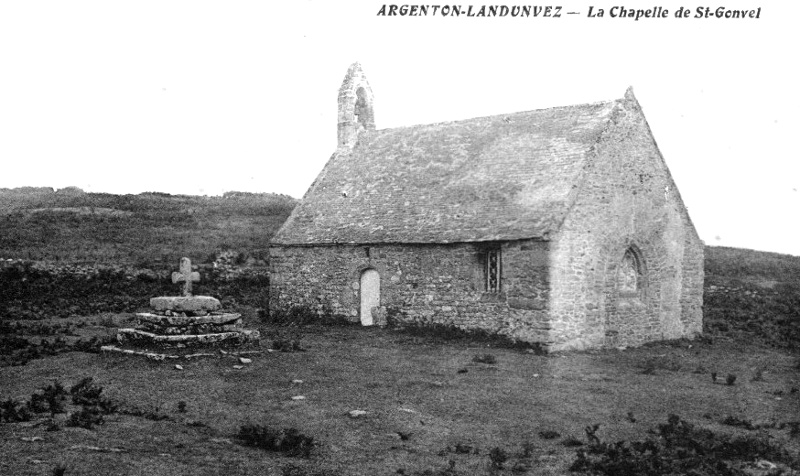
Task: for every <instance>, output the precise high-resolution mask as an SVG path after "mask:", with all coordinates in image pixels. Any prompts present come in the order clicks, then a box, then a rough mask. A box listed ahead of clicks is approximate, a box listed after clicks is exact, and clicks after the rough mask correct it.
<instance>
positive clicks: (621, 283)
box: [617, 248, 644, 297]
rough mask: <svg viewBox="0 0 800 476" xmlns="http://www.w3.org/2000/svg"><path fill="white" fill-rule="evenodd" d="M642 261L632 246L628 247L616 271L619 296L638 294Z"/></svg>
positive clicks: (640, 288) (640, 286) (640, 283)
mask: <svg viewBox="0 0 800 476" xmlns="http://www.w3.org/2000/svg"><path fill="white" fill-rule="evenodd" d="M643 284H644V283H643V276H642V263H641V260H640V259H639V256H638V254H637V253H636V252H635V251H634V249H633V248H628V249H627V250H626V251H625V255H624V256H623V257H622V263H620V265H619V270H618V271H617V288H618V289H619V294H620V296H628V297H632V296H638V295H639V294H640V293H641V291H642V287H643Z"/></svg>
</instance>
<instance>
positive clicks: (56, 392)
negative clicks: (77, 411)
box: [28, 380, 67, 416]
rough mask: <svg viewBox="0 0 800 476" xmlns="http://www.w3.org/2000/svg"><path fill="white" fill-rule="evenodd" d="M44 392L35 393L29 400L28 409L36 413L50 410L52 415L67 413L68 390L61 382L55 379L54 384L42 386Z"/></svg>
mask: <svg viewBox="0 0 800 476" xmlns="http://www.w3.org/2000/svg"><path fill="white" fill-rule="evenodd" d="M41 392H42V393H38V392H37V393H34V394H32V395H31V399H30V400H29V401H28V409H29V410H31V411H33V412H34V413H44V412H47V411H49V412H50V414H51V416H55V414H56V413H66V409H65V407H64V401H65V400H66V399H67V391H66V390H64V386H63V385H61V382H59V381H57V380H56V381H54V382H53V384H52V385H48V386H47V387H42V388H41Z"/></svg>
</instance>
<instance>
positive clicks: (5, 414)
mask: <svg viewBox="0 0 800 476" xmlns="http://www.w3.org/2000/svg"><path fill="white" fill-rule="evenodd" d="M31 417H32V415H31V412H30V410H29V409H28V407H27V406H25V405H22V404H20V403H19V402H17V401H16V400H12V399H10V398H9V399H8V400H6V401H4V402H2V403H0V420H2V421H5V422H8V423H17V422H21V421H30V420H31Z"/></svg>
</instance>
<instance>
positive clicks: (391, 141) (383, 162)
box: [272, 100, 622, 245]
mask: <svg viewBox="0 0 800 476" xmlns="http://www.w3.org/2000/svg"><path fill="white" fill-rule="evenodd" d="M620 101H622V100H616V101H607V102H598V103H592V104H583V105H577V106H566V107H556V108H550V109H541V110H535V111H527V112H518V113H513V114H503V115H498V116H490V117H480V118H474V119H467V120H462V121H455V122H444V123H438V124H428V125H417V126H410V127H399V128H392V129H383V130H377V131H365V132H362V133H361V135H359V139H358V143H357V144H356V145H355V146H354V147H353V148H352V149H348V148H344V149H340V150H339V151H337V152H336V153H335V154H334V155H333V156H332V157H331V159H330V160H329V161H328V163H327V164H326V166H325V168H324V169H323V170H322V172H321V173H320V174H319V176H318V177H317V179H316V180H315V181H314V183H313V184H312V185H311V187H310V188H309V190H308V191H307V192H306V195H305V197H304V198H303V200H302V202H301V203H300V205H298V206H297V207H296V208H295V210H294V211H293V213H292V215H291V216H290V217H289V219H288V220H287V222H286V223H285V224H284V226H283V227H282V228H281V229H280V230H279V231H278V233H277V234H276V235H275V237H274V238H273V240H272V242H273V243H275V244H287V245H288V244H294V245H314V244H335V243H353V244H373V243H374V244H377V243H457V242H481V241H506V240H519V239H531V238H532V239H545V240H546V239H548V237H549V236H551V235H552V234H553V233H554V232H555V231H557V230H558V229H559V227H560V226H561V223H562V222H563V220H564V218H565V217H566V214H567V212H568V210H569V207H570V204H571V199H572V196H573V193H572V191H573V189H574V188H576V187H577V184H578V180H579V178H580V175H581V170H582V168H583V166H584V163H585V162H586V160H587V157H588V156H589V155H590V152H591V150H592V148H593V146H594V144H595V143H596V142H597V140H598V138H599V137H600V135H601V134H602V132H603V131H604V130H605V128H606V126H607V124H608V122H609V121H610V120H611V116H612V112H613V111H614V109H615V106H616V105H617V104H618V103H620Z"/></svg>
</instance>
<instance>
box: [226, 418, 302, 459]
mask: <svg viewBox="0 0 800 476" xmlns="http://www.w3.org/2000/svg"><path fill="white" fill-rule="evenodd" d="M236 437H237V438H238V439H239V440H240V441H241V442H242V443H243V444H244V445H246V446H254V447H257V448H261V449H263V450H267V451H279V452H281V453H284V454H285V455H286V456H304V457H307V456H309V454H310V453H311V450H312V449H313V448H314V445H315V444H314V437H312V436H308V435H304V434H302V433H300V431H299V430H298V429H297V428H283V429H280V430H276V429H274V428H270V427H267V426H264V425H251V424H247V425H242V426H241V427H240V428H239V433H238V434H237V435H236Z"/></svg>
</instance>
